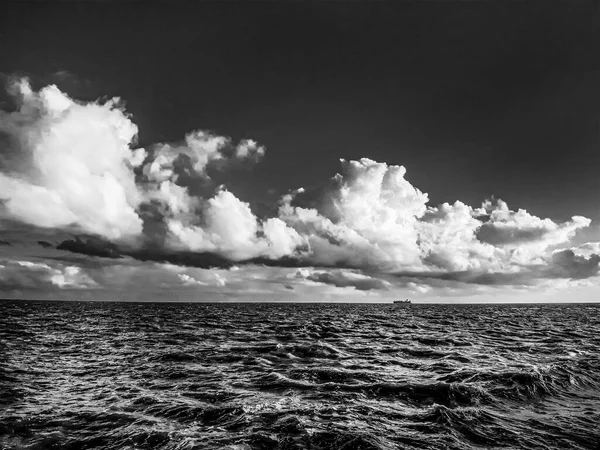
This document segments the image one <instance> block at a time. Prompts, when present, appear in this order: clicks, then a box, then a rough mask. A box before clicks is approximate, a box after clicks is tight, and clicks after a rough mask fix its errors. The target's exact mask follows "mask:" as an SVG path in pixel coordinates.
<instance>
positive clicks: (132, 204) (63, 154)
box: [0, 80, 143, 239]
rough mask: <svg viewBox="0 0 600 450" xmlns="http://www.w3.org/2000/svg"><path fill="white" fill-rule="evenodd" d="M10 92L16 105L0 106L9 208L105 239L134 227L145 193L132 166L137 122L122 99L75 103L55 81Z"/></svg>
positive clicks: (4, 196) (41, 222) (23, 84)
mask: <svg viewBox="0 0 600 450" xmlns="http://www.w3.org/2000/svg"><path fill="white" fill-rule="evenodd" d="M13 91H14V92H15V93H16V95H17V97H18V102H19V105H18V109H17V110H16V111H14V112H10V113H6V112H0V114H1V115H0V132H1V133H2V134H4V135H5V136H6V139H5V140H4V141H3V142H7V143H8V145H7V146H3V147H2V149H1V152H0V154H1V155H2V156H1V158H2V159H1V161H0V170H1V173H0V200H2V201H3V203H4V208H5V209H6V210H7V212H8V214H9V215H10V216H11V217H13V218H15V219H18V220H20V221H22V222H25V223H30V224H34V225H37V226H40V227H49V228H59V227H68V226H75V227H77V228H79V229H81V230H84V231H86V232H88V233H93V234H97V235H100V236H105V237H107V238H110V239H118V238H123V237H130V236H134V235H137V234H139V233H140V232H141V230H142V220H141V219H140V217H139V216H138V214H137V213H136V208H137V207H138V205H139V204H140V202H141V201H142V195H141V193H140V191H139V189H138V188H137V186H136V184H135V177H134V173H133V168H134V167H135V164H138V163H139V162H140V159H141V157H140V154H141V153H142V152H143V150H140V151H138V152H134V151H132V150H131V149H130V147H129V145H130V143H132V141H134V139H135V137H136V134H137V127H136V126H135V125H134V124H133V123H132V122H131V120H130V119H129V118H128V117H127V115H126V114H125V113H124V112H123V110H122V109H121V108H120V107H119V100H118V99H112V100H109V101H108V102H106V103H103V104H101V103H87V104H83V103H78V102H76V101H74V100H72V99H70V98H69V97H68V96H67V95H65V94H63V93H62V92H60V91H59V90H58V88H56V86H48V87H45V88H43V89H42V90H40V91H39V92H34V91H33V90H32V89H31V87H30V85H29V83H28V82H27V81H25V80H21V81H19V82H16V83H15V84H14V86H13Z"/></svg>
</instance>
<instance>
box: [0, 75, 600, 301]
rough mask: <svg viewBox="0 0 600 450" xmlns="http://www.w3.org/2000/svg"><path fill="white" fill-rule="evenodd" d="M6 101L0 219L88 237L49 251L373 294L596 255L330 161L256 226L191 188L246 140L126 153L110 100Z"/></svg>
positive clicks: (535, 273) (395, 176)
mask: <svg viewBox="0 0 600 450" xmlns="http://www.w3.org/2000/svg"><path fill="white" fill-rule="evenodd" d="M10 89H11V91H12V93H13V96H14V99H15V102H16V109H15V110H14V111H11V112H0V133H1V134H2V136H1V137H2V139H0V145H1V146H2V147H1V148H0V215H4V216H5V217H7V218H10V219H12V220H18V221H20V222H23V223H28V224H34V225H36V226H39V227H46V228H57V229H62V230H67V231H72V232H73V233H74V234H76V235H77V234H81V235H86V236H88V237H87V238H75V239H72V240H67V241H64V242H62V243H60V244H59V245H58V247H57V248H58V249H60V250H65V251H70V252H75V253H82V254H87V255H91V256H96V257H104V258H112V259H120V258H122V257H123V256H129V257H132V258H135V259H138V260H141V261H159V262H168V263H171V264H177V265H185V266H195V267H201V268H209V267H222V268H228V267H231V266H232V265H233V264H235V263H238V264H244V263H253V264H257V263H263V264H266V265H273V266H285V267H306V266H310V267H329V268H334V269H336V270H332V271H315V272H311V273H309V274H307V275H306V276H303V277H304V278H305V279H306V280H309V281H312V282H317V283H326V284H331V285H334V286H337V287H345V286H353V287H355V288H356V289H359V290H370V289H386V287H387V285H386V283H388V282H387V281H384V280H382V279H378V278H376V277H372V276H371V275H373V274H388V275H394V276H396V277H412V278H421V279H424V280H426V279H433V278H436V279H448V280H458V281H461V282H466V283H475V284H524V285H527V284H531V283H535V280H537V279H540V278H572V279H580V278H587V277H593V276H596V275H597V273H598V263H599V262H600V257H599V256H598V250H599V248H598V245H597V243H590V244H586V246H582V247H579V248H578V249H568V247H570V245H569V241H570V240H571V238H573V236H574V235H575V233H576V232H577V230H579V229H582V228H585V227H588V226H589V224H590V220H589V219H587V218H585V217H581V216H575V217H572V218H571V220H569V221H566V222H563V223H557V222H554V221H553V220H551V219H547V218H546V219H543V218H539V217H536V216H534V215H532V214H530V213H528V212H527V211H526V210H523V209H519V210H516V211H515V210H511V209H510V208H509V207H508V205H507V204H506V203H505V202H503V201H501V200H498V201H495V202H491V201H486V202H484V203H483V204H482V205H481V206H478V207H471V206H469V205H466V204H464V203H462V202H460V201H456V202H454V203H453V204H448V203H444V204H442V205H438V206H429V205H428V200H429V199H428V195H427V194H426V193H424V192H422V191H421V190H419V189H418V188H416V187H415V186H413V185H412V184H411V183H410V182H409V181H408V180H407V179H406V169H405V168H404V167H403V166H397V165H388V164H386V163H382V162H376V161H373V160H370V159H367V158H363V159H360V160H358V161H346V160H341V168H340V172H339V173H338V174H336V175H335V176H334V177H333V178H332V179H331V180H329V182H328V183H326V184H325V185H324V186H322V187H320V188H319V189H309V190H305V189H297V190H295V191H293V192H291V193H289V194H287V195H285V196H283V198H281V199H280V202H279V206H278V212H277V215H276V217H271V218H267V219H259V218H258V217H257V216H256V215H255V213H254V212H253V211H252V210H251V208H250V205H249V204H247V203H245V202H243V201H241V200H240V199H238V198H237V197H236V196H235V195H234V194H233V193H232V192H230V191H229V190H227V188H226V187H225V186H219V187H217V188H216V189H215V190H214V191H212V192H211V193H209V194H208V195H206V194H202V195H200V194H198V193H197V191H198V189H194V186H196V185H200V184H202V183H205V182H206V180H208V178H209V169H214V170H226V168H227V167H228V166H231V165H236V164H237V165H239V164H244V165H247V164H249V163H256V162H258V161H259V160H260V159H261V158H263V157H264V155H265V152H266V150H265V147H264V146H261V145H259V144H258V143H257V142H255V141H253V140H251V139H242V140H241V141H239V142H237V143H235V142H234V141H233V140H232V139H230V138H227V137H223V136H218V135H216V134H214V133H211V132H208V131H202V130H195V131H191V132H190V133H188V134H187V135H186V136H185V137H184V138H183V140H182V141H181V142H178V143H157V144H155V145H152V146H149V147H148V148H136V147H135V143H136V136H137V131H138V130H137V126H136V125H135V124H134V123H133V121H132V118H131V117H130V116H129V115H128V114H127V113H126V112H125V110H124V108H123V107H122V106H121V103H120V101H119V99H112V100H109V101H107V102H104V103H101V102H91V103H85V102H79V101H77V100H73V99H71V98H69V97H68V96H67V95H66V94H64V93H63V92H61V91H60V90H59V89H58V88H56V86H48V87H45V88H43V89H41V90H40V91H38V92H36V91H34V90H33V89H32V88H31V86H30V85H29V83H28V82H27V80H17V81H15V83H14V84H13V85H12V86H11V88H10ZM342 269H353V270H354V272H352V271H347V270H346V271H345V270H342ZM299 273H300V272H299ZM301 273H304V272H301ZM65 276H67V275H65ZM68 276H70V277H74V276H75V275H73V274H71V275H68ZM66 279H67V278H65V280H66ZM182 281H184V282H185V283H188V284H191V283H193V282H194V281H193V279H187V278H186V279H185V280H183V279H182ZM411 283H413V285H414V286H412V287H411V289H414V290H415V291H417V292H424V291H426V290H427V288H426V287H425V286H422V285H421V284H419V283H415V282H413V281H411Z"/></svg>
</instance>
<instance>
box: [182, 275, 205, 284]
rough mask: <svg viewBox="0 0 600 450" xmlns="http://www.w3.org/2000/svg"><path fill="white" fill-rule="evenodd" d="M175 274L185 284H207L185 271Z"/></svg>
mask: <svg viewBox="0 0 600 450" xmlns="http://www.w3.org/2000/svg"><path fill="white" fill-rule="evenodd" d="M177 276H178V277H179V279H180V280H181V282H182V283H183V284H184V285H186V286H206V284H207V283H205V282H204V281H199V280H196V279H195V278H194V277H192V276H190V275H188V274H186V273H179V274H177Z"/></svg>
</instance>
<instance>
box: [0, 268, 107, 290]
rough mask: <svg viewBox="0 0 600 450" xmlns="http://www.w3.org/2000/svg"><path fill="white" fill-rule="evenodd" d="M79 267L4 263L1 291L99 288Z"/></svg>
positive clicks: (0, 276)
mask: <svg viewBox="0 0 600 450" xmlns="http://www.w3.org/2000/svg"><path fill="white" fill-rule="evenodd" d="M97 286H98V284H97V283H96V281H94V280H93V279H92V278H91V277H90V276H89V275H88V274H87V273H85V271H84V270H83V269H81V268H80V267H78V266H73V265H69V266H63V265H58V266H55V267H52V266H50V265H48V264H46V263H41V262H32V261H3V262H2V265H1V266H0V289H1V290H3V291H7V290H13V289H23V288H26V289H36V290H44V289H56V288H58V289H88V288H94V287H97Z"/></svg>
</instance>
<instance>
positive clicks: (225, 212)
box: [167, 189, 303, 261]
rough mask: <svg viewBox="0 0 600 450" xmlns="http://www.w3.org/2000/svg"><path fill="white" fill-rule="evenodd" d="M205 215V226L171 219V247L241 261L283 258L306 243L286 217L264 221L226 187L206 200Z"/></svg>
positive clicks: (203, 217) (169, 221)
mask: <svg viewBox="0 0 600 450" xmlns="http://www.w3.org/2000/svg"><path fill="white" fill-rule="evenodd" d="M201 217H202V219H203V224H202V225H201V226H200V225H194V224H186V223H184V222H183V221H182V220H178V219H177V218H173V219H169V220H168V221H167V223H168V229H169V233H170V236H171V242H170V244H171V246H173V247H174V248H179V249H186V250H192V251H198V252H214V253H218V254H220V255H223V256H226V257H227V258H230V259H232V260H236V261H239V260H245V259H251V258H254V257H259V256H266V257H270V258H274V259H275V258H280V257H282V256H285V255H287V254H290V253H293V252H294V251H295V249H296V248H297V247H298V246H300V245H301V244H302V243H303V241H302V238H301V237H300V235H299V234H298V232H296V230H294V229H293V228H290V227H288V226H287V225H286V224H285V223H284V222H283V221H282V220H280V219H278V218H272V219H268V220H266V221H264V222H260V221H259V220H258V219H257V218H256V216H255V215H254V214H253V213H252V211H251V209H250V206H249V205H248V204H247V203H244V202H242V201H240V200H239V199H238V198H237V197H236V196H235V195H233V194H232V193H231V192H229V191H227V190H224V189H221V190H220V191H219V192H217V194H216V195H215V196H214V197H212V198H211V199H209V200H208V201H206V203H205V204H204V207H203V210H202V212H201Z"/></svg>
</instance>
